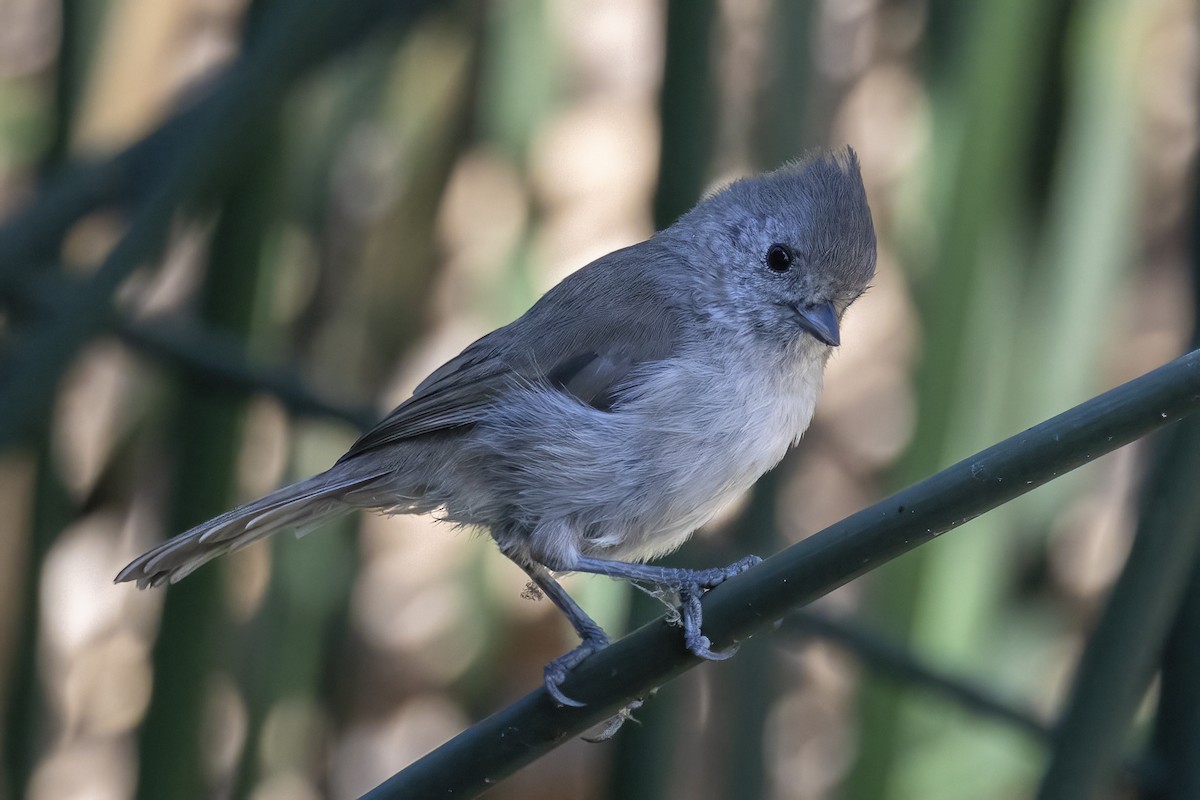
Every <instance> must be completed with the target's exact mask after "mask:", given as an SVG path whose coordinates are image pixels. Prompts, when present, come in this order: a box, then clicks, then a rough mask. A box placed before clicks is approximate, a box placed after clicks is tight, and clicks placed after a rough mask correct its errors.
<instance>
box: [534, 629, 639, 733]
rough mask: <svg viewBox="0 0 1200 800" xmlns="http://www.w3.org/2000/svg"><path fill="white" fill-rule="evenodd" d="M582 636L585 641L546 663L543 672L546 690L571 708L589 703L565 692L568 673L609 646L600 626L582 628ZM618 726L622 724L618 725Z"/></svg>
mask: <svg viewBox="0 0 1200 800" xmlns="http://www.w3.org/2000/svg"><path fill="white" fill-rule="evenodd" d="M580 638H582V640H583V641H581V642H580V643H579V646H578V647H576V648H575V649H574V650H572V651H570V652H569V653H567V654H566V655H564V656H559V657H558V658H556V659H554V660H553V661H551V662H550V663H549V664H547V665H546V669H545V670H544V672H543V676H544V678H543V679H544V681H545V684H546V691H547V692H549V693H550V696H551V697H553V698H554V699H555V700H556V701H558V703H559V704H561V705H564V706H570V707H571V708H583V707H584V706H585V705H587V704H586V703H582V702H580V701H578V700H575V699H574V698H571V697H568V696H567V695H566V694H564V693H563V690H562V689H561V688H560V687H561V686H562V683H563V681H565V680H566V679H567V673H568V672H570V671H571V670H573V669H574V668H575V667H576V666H578V665H579V664H580V663H581V662H582V661H583V660H584V659H585V658H587V657H588V656H590V655H592V654H593V653H596V652H599V651H600V650H603V649H604V648H606V647H608V636H607V635H605V633H604V631H603V630H601V629H600V627H599V626H595V627H594V628H588V629H587V630H581V631H580ZM617 727H620V726H619V725H618V726H617ZM613 733H616V729H615V728H614V729H613Z"/></svg>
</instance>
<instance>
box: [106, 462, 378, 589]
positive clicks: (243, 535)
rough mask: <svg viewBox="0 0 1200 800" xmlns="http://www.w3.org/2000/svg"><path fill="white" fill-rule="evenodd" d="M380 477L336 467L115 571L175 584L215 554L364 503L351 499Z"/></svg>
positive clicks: (126, 577)
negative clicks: (346, 472) (350, 472)
mask: <svg viewBox="0 0 1200 800" xmlns="http://www.w3.org/2000/svg"><path fill="white" fill-rule="evenodd" d="M379 478H380V474H379V473H377V472H372V473H370V474H366V475H364V474H356V475H347V474H345V472H344V471H341V470H339V468H338V467H337V466H335V467H334V468H333V469H330V470H329V471H327V472H323V473H321V474H320V475H316V476H313V477H312V478H309V479H308V480H305V481H300V482H299V483H293V484H292V485H291V486H285V487H283V488H282V489H278V490H276V491H274V492H272V493H271V494H269V495H267V496H266V497H263V498H261V499H259V500H255V501H253V502H251V503H247V504H246V505H244V506H239V507H238V508H235V509H233V510H232V511H229V512H226V513H224V514H222V515H221V516H219V517H215V518H213V519H210V520H209V521H208V522H205V523H202V524H200V525H197V526H196V527H194V528H192V529H191V530H189V531H185V532H184V533H181V534H179V535H178V536H176V537H174V538H173V539H168V540H167V541H165V542H163V543H162V544H160V545H159V546H158V547H155V548H154V549H153V550H150V551H149V552H147V553H143V554H142V555H140V556H138V557H137V558H136V559H134V560H133V561H132V562H131V563H130V564H129V566H127V567H125V569H123V570H121V572H120V573H119V574H118V575H117V578H116V582H117V583H121V582H124V581H137V585H138V588H140V589H145V588H146V587H148V586H161V585H162V584H164V583H167V582H168V581H169V582H171V583H175V582H176V581H179V580H181V579H182V578H184V577H186V576H188V575H190V574H191V573H192V571H193V570H195V569H196V568H197V567H200V566H201V565H203V564H206V563H208V562H209V561H212V560H213V559H214V558H216V557H217V556H222V555H224V554H226V553H229V552H232V551H234V550H238V549H240V548H243V547H245V546H246V545H248V544H250V543H251V542H255V541H258V540H259V539H261V538H263V537H264V536H270V535H271V534H272V533H276V532H277V531H280V530H283V529H285V528H293V529H295V530H296V531H297V533H304V532H305V531H308V530H311V529H312V528H314V527H316V526H317V525H319V524H321V523H323V522H326V521H328V520H330V519H333V518H334V517H338V516H341V515H342V514H346V513H349V512H350V511H353V510H354V509H355V508H361V507H363V505H365V504H364V503H361V502H360V503H354V502H352V499H351V498H353V497H354V496H355V494H356V493H362V494H367V495H369V494H370V484H371V483H373V482H375V481H377V480H378V479H379ZM362 494H359V496H360V497H361V496H362Z"/></svg>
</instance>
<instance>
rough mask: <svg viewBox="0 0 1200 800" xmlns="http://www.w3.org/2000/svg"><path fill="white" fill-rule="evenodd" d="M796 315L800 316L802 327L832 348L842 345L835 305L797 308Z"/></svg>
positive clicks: (826, 304)
mask: <svg viewBox="0 0 1200 800" xmlns="http://www.w3.org/2000/svg"><path fill="white" fill-rule="evenodd" d="M796 313H797V314H799V316H800V327H801V328H804V330H806V331H808V332H809V333H811V334H812V335H813V336H815V337H816V338H817V339H819V340H820V341H822V342H824V343H825V344H827V345H829V346H830V347H837V346H838V345H839V344H841V343H842V340H841V337H840V336H838V319H837V311H836V310H835V309H834V307H833V303H814V304H812V305H808V306H803V307H801V306H797V307H796Z"/></svg>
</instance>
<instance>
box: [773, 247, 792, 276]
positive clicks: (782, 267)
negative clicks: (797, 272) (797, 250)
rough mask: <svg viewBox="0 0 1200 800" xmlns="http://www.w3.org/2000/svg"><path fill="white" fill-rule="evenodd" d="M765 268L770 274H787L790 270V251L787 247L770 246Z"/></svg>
mask: <svg viewBox="0 0 1200 800" xmlns="http://www.w3.org/2000/svg"><path fill="white" fill-rule="evenodd" d="M767 267H768V268H770V270H771V271H772V272H787V271H788V270H789V269H791V268H792V251H791V250H790V249H788V246H787V245H783V244H773V245H771V247H770V249H769V250H767Z"/></svg>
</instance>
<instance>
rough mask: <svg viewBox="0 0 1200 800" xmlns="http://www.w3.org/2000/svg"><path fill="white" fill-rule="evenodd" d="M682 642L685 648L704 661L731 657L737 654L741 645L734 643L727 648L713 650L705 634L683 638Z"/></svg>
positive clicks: (722, 659)
mask: <svg viewBox="0 0 1200 800" xmlns="http://www.w3.org/2000/svg"><path fill="white" fill-rule="evenodd" d="M684 644H686V645H687V649H688V650H691V651H692V654H693V655H696V656H699V657H700V658H703V659H704V660H705V661H724V660H725V659H727V658H733V657H734V656H735V655H737V651H738V648H739V647H741V645H738V644H735V645H732V646H730V648H729V649H728V650H713V649H712V642H711V641H709V638H708V637H707V636H698V637H696V638H695V639H694V640H690V639H685V640H684Z"/></svg>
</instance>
